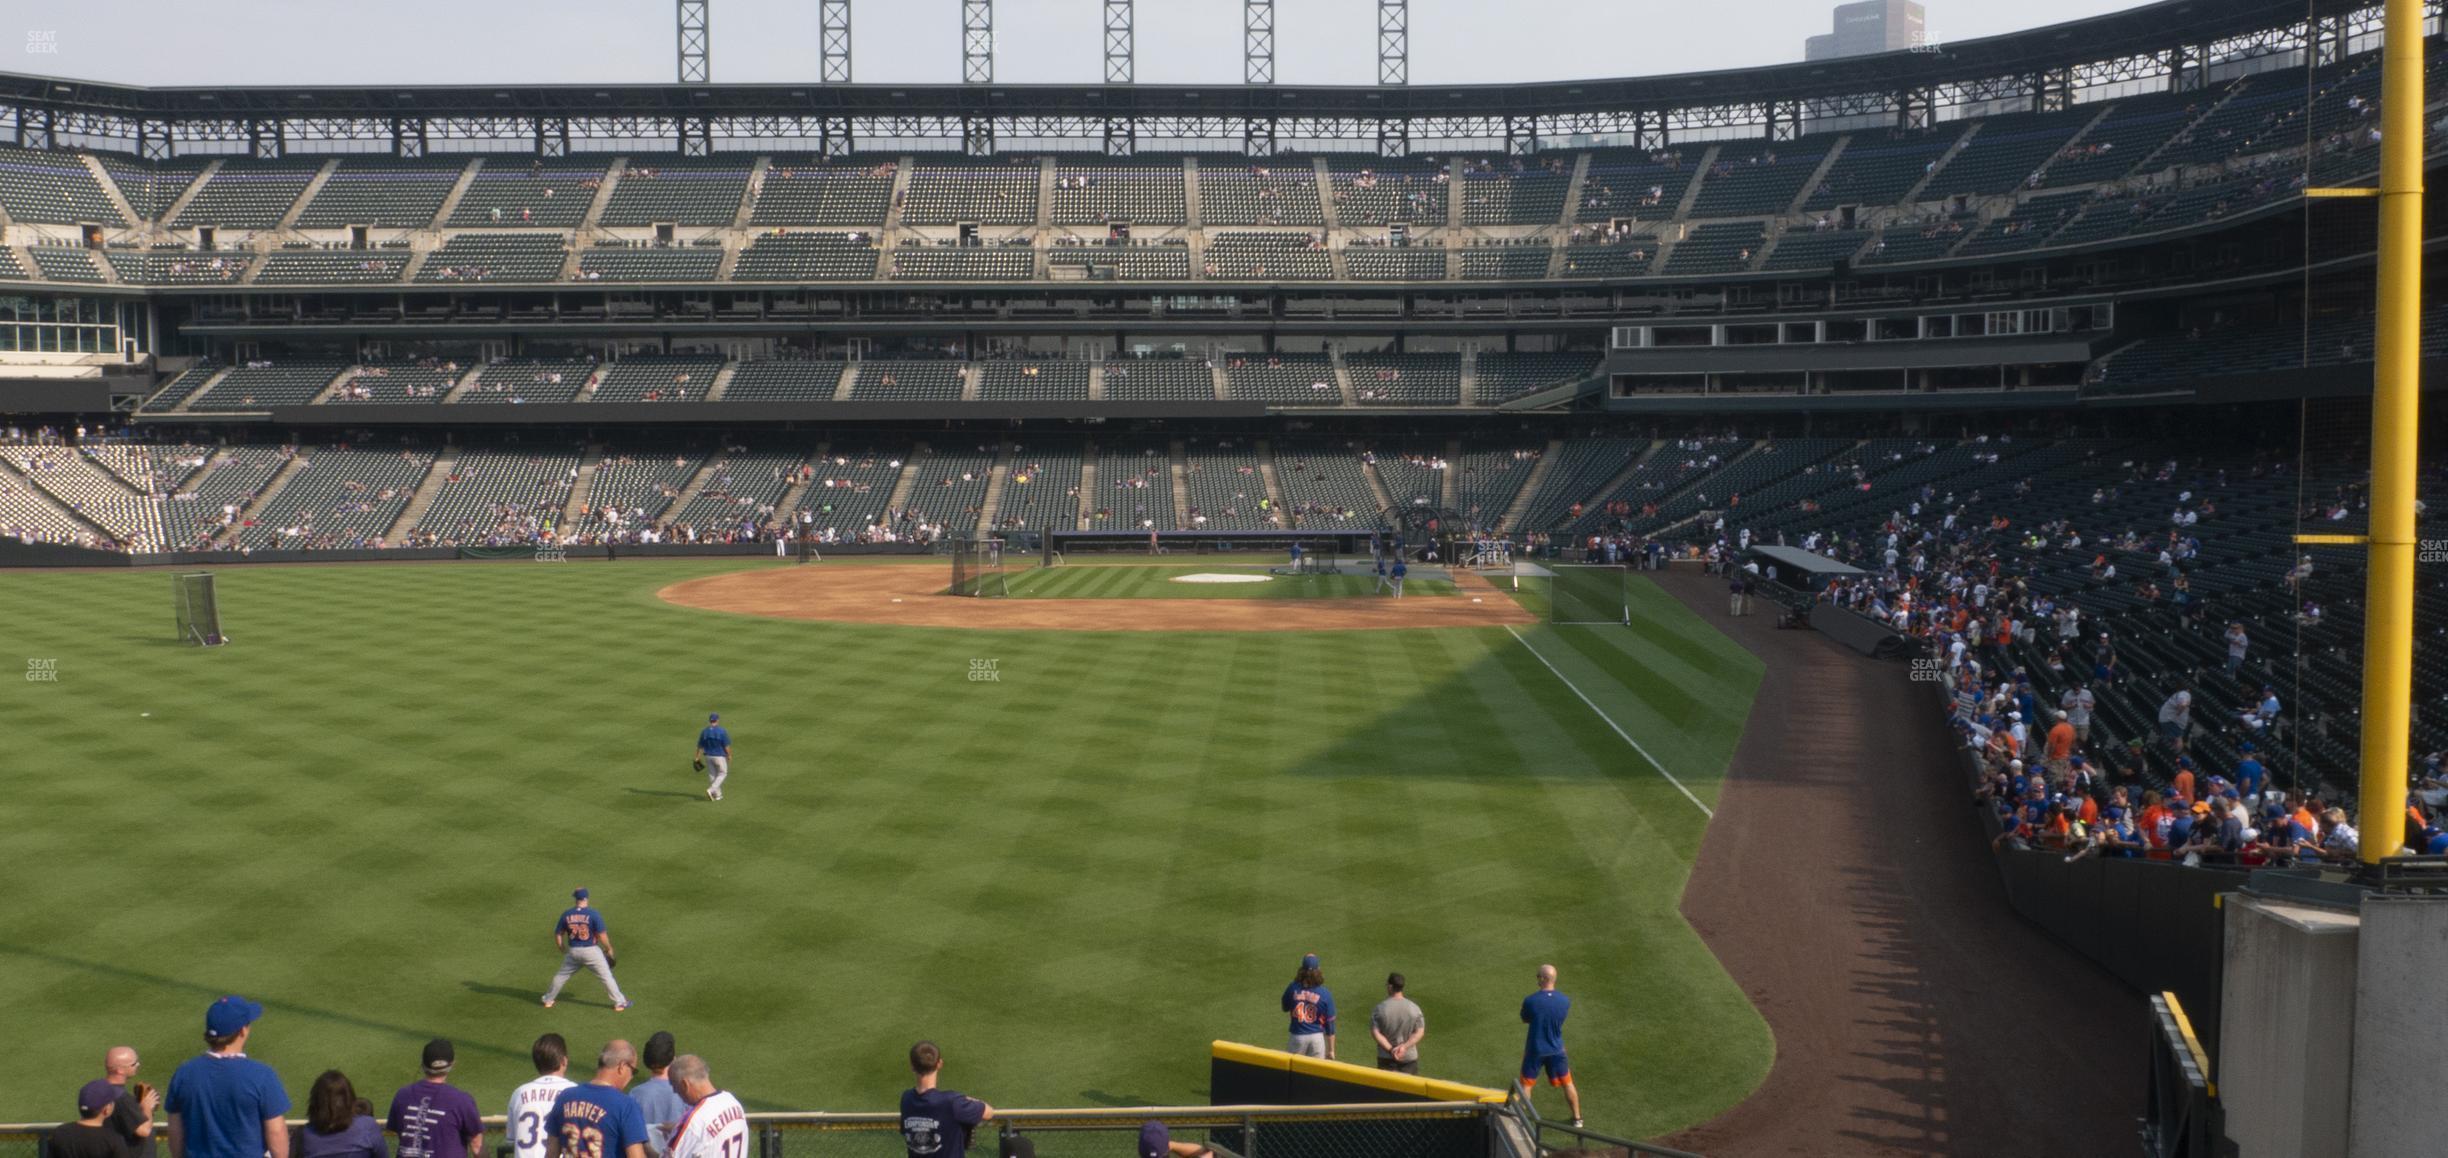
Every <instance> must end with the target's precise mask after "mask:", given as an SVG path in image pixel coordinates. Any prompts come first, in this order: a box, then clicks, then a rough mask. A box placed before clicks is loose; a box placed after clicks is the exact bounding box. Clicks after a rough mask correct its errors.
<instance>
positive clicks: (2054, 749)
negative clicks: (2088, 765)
mask: <svg viewBox="0 0 2448 1158" xmlns="http://www.w3.org/2000/svg"><path fill="white" fill-rule="evenodd" d="M2073 755H2074V725H2072V724H2070V723H2067V722H2066V714H2065V709H2063V708H2060V709H2058V711H2057V722H2056V723H2054V724H2050V725H2049V730H2048V765H2049V770H2050V771H2052V772H2055V773H2057V774H2058V775H2061V776H2062V775H2064V774H2065V772H2066V770H2067V768H2069V767H2070V765H2069V763H2068V761H2069V760H2070V759H2071V758H2072V757H2073Z"/></svg>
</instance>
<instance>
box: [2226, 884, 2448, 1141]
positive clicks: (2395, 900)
mask: <svg viewBox="0 0 2448 1158" xmlns="http://www.w3.org/2000/svg"><path fill="white" fill-rule="evenodd" d="M2360 957H2361V961H2360V963H2359V964H2358V966H2357V968H2356V971H2355V1032H2354V1096H2353V1118H2352V1122H2353V1126H2352V1139H2351V1140H2352V1145H2351V1146H2350V1147H2349V1148H2348V1150H2347V1153H2348V1154H2349V1155H2352V1156H2354V1158H2383V1156H2388V1158H2395V1156H2397V1155H2403V1154H2431V1153H2437V1152H2438V1147H2439V1146H2440V1144H2441V1139H2443V1138H2448V899H2443V898H2432V897H2380V896H2375V897H2367V898H2365V899H2364V901H2363V931H2362V936H2361V953H2360ZM2232 975H2233V974H2232V973H2231V974H2230V976H2232ZM2221 1092H2224V1091H2221Z"/></svg>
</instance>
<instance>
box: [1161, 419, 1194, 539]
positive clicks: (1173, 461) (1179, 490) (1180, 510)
mask: <svg viewBox="0 0 2448 1158" xmlns="http://www.w3.org/2000/svg"><path fill="white" fill-rule="evenodd" d="M1187 453H1188V452H1187V449H1186V448H1185V447H1183V445H1182V441H1181V440H1180V439H1178V438H1176V439H1174V440H1173V445H1172V447H1171V448H1170V450H1169V451H1168V452H1167V454H1168V455H1169V458H1168V460H1167V462H1166V465H1167V466H1169V467H1171V468H1172V470H1173V525H1174V526H1176V527H1188V526H1189V525H1190V471H1189V468H1187V467H1185V466H1183V465H1182V459H1183V457H1184V455H1185V454H1187Z"/></svg>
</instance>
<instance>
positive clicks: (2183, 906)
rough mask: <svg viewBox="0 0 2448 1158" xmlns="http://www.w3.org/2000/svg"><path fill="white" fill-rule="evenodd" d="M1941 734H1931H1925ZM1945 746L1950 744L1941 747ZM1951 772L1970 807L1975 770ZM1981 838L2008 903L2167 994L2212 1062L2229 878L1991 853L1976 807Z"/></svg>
mask: <svg viewBox="0 0 2448 1158" xmlns="http://www.w3.org/2000/svg"><path fill="white" fill-rule="evenodd" d="M1927 686H1928V687H1930V688H1933V689H1936V690H1935V692H1934V694H1933V695H1932V697H1931V699H1932V707H1933V711H1934V714H1935V718H1937V719H1944V718H1945V717H1946V713H1947V711H1948V709H1949V708H1950V706H1951V704H1950V701H1949V699H1948V696H1947V692H1946V685H1945V684H1944V683H1935V682H1933V683H1930V684H1928V685H1927ZM1933 726H1939V725H1933ZM1949 742H1950V743H1952V740H1951V739H1950V741H1949ZM1956 760H1957V761H1958V764H1957V766H1956V770H1957V772H1958V773H1959V774H1960V775H1961V776H1962V777H1963V783H1964V785H1965V786H1966V790H1967V799H1968V798H1969V789H1970V787H1971V786H1973V785H1976V784H1978V783H1980V781H1981V766H1980V760H1979V759H1978V758H1977V757H1975V756H1974V755H1973V754H1972V752H1971V751H1970V750H1969V749H1965V748H1962V747H1961V746H1957V748H1956ZM1973 811H1974V813H1975V814H1976V815H1977V816H1978V817H1979V818H1980V826H1981V835H1982V836H1983V837H1984V838H1985V839H1987V840H1988V841H1989V842H1990V845H1991V847H1992V848H1993V849H1995V850H1996V851H1995V856H1996V860H1997V867H1998V878H1999V880H2000V882H2001V883H2003V884H2004V885H2005V886H2006V903H2007V904H2008V905H2010V906H2012V907H2013V909H2014V911H2015V912H2016V913H2017V914H2019V915H2021V916H2022V917H2023V919H2024V920H2027V921H2030V922H2031V923H2032V924H2035V925H2038V926H2040V928H2041V929H2043V930H2045V931H2046V932H2047V933H2048V934H2049V935H2050V936H2052V937H2055V938H2057V940H2059V941H2060V942H2063V943H2064V944H2065V945H2066V947H2068V948H2070V949H2072V950H2074V951H2075V952H2077V953H2080V954H2082V955H2083V956H2085V957H2088V958H2090V959H2091V960H2092V961H2094V962H2096V963H2098V965H2099V966H2100V968H2102V969H2106V970H2107V971H2108V972H2109V973H2110V974H2111V975H2113V976H2115V977H2116V978H2117V979H2118V980H2119V981H2123V982H2124V983H2125V984H2127V985H2130V986H2132V987H2133V988H2135V989H2136V990H2139V991H2141V992H2144V993H2173V994H2175V995H2176V998H2177V1000H2178V1001H2180V1002H2181V1003H2182V1005H2183V1010H2184V1013H2185V1015H2186V1017H2187V1018H2189V1019H2190V1020H2191V1021H2192V1023H2193V1026H2194V1028H2195V1029H2196V1030H2197V1031H2198V1032H2199V1033H2200V1034H2201V1036H2202V1039H2203V1045H2204V1046H2205V1047H2206V1051H2207V1052H2208V1054H2209V1055H2210V1057H2212V1058H2214V1059H2215V1058H2216V1057H2218V1026H2219V1009H2220V1004H2221V991H2222V989H2223V975H2224V972H2225V968H2226V936H2227V934H2226V918H2225V914H2224V912H2223V911H2222V910H2223V907H2224V905H2225V904H2226V900H2225V898H2226V895H2227V894H2229V893H2233V892H2236V891H2237V890H2239V889H2242V888H2243V887H2244V884H2245V880H2246V873H2244V872H2243V871H2241V870H2237V869H2223V868H2194V867H2188V866H2186V865H2182V864H2178V863H2176V862H2173V861H2164V860H2143V859H2113V860H2112V859H2106V858H2101V857H2085V858H2083V859H2081V860H2076V861H2068V860H2067V859H2066V858H2065V856H2064V855H2063V854H2061V853H2055V852H2048V851H2044V850H2040V849H2017V848H2000V847H1997V838H1998V834H1999V832H2001V831H2002V830H2003V826H2002V825H2001V824H2000V822H1999V820H1998V817H1997V813H1996V812H1995V811H1993V810H1991V809H1987V808H1981V807H1978V806H1977V805H1975V807H1974V809H1973Z"/></svg>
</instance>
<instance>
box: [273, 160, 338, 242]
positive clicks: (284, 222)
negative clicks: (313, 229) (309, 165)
mask: <svg viewBox="0 0 2448 1158" xmlns="http://www.w3.org/2000/svg"><path fill="white" fill-rule="evenodd" d="M339 171H340V158H338V157H334V158H332V159H331V160H328V161H325V162H323V167H322V168H319V169H316V170H315V174H314V176H312V177H308V178H307V179H306V187H305V188H304V189H300V190H298V195H297V200H295V201H292V202H290V203H289V208H288V210H287V211H286V212H283V213H282V214H281V218H280V224H278V225H276V226H274V227H273V228H275V229H279V230H283V231H287V230H291V229H295V228H297V223H298V216H299V215H300V214H303V213H305V212H306V206H307V203H309V202H311V201H313V200H314V199H315V195H316V194H318V193H321V192H322V191H323V186H324V185H326V184H329V183H330V181H331V175H332V174H334V173H337V172H339Z"/></svg>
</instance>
